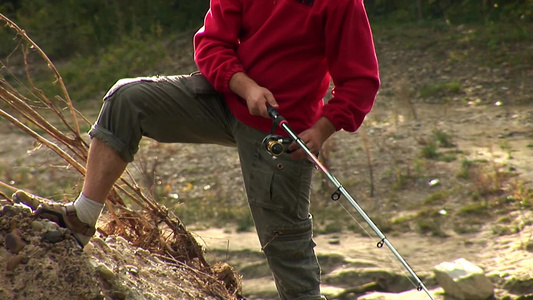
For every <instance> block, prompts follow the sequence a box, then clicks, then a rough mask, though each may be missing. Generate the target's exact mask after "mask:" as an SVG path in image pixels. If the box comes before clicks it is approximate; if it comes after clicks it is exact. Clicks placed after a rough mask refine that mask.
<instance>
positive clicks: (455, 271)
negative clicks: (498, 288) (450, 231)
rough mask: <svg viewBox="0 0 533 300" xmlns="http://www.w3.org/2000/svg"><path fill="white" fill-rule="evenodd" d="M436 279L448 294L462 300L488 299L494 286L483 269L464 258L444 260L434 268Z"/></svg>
mask: <svg viewBox="0 0 533 300" xmlns="http://www.w3.org/2000/svg"><path fill="white" fill-rule="evenodd" d="M434 272H435V279H436V280H437V282H438V284H439V285H440V286H441V287H442V288H443V289H444V292H445V293H446V294H447V295H450V296H453V297H455V298H457V299H460V300H486V299H488V298H490V297H491V296H492V295H493V294H494V286H493V285H492V283H491V282H490V280H489V279H488V278H487V277H486V276H485V273H484V272H483V270H482V269H481V268H480V267H478V266H476V265H474V264H472V263H471V262H469V261H467V260H466V259H464V258H460V259H457V260H455V261H453V262H443V263H441V264H439V265H437V266H435V269H434Z"/></svg>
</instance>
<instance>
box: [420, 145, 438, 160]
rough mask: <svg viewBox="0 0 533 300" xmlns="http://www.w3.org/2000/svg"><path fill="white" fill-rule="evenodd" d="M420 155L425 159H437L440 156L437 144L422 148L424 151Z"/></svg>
mask: <svg viewBox="0 0 533 300" xmlns="http://www.w3.org/2000/svg"><path fill="white" fill-rule="evenodd" d="M420 155H421V156H422V157H423V158H427V159H437V158H438V157H439V156H440V154H439V151H438V147H437V144H436V143H435V142H433V141H431V142H430V143H429V144H427V145H425V146H424V147H423V148H422V150H421V151H420Z"/></svg>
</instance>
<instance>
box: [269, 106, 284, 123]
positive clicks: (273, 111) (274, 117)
mask: <svg viewBox="0 0 533 300" xmlns="http://www.w3.org/2000/svg"><path fill="white" fill-rule="evenodd" d="M267 111H268V114H269V115H270V117H271V118H272V120H274V121H276V122H278V123H279V122H281V121H284V120H285V118H284V117H283V116H281V115H280V114H279V113H278V111H277V110H276V109H275V108H274V107H272V106H271V105H270V104H268V103H267Z"/></svg>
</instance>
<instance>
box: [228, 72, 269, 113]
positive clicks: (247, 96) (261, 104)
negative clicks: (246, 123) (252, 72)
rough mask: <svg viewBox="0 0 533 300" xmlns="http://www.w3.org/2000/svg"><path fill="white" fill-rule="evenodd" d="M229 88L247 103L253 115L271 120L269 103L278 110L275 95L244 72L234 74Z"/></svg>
mask: <svg viewBox="0 0 533 300" xmlns="http://www.w3.org/2000/svg"><path fill="white" fill-rule="evenodd" d="M229 88H230V90H231V91H232V92H234V93H235V94H237V95H239V96H240V97H241V98H243V99H244V100H245V101H246V105H247V106H248V111H250V114H251V115H254V116H263V117H265V118H270V116H269V115H268V111H267V103H268V104H270V106H272V107H274V108H278V103H277V102H276V99H274V95H272V93H271V92H270V91H269V90H268V89H266V88H264V87H262V86H260V85H258V84H257V83H256V82H255V81H254V80H253V79H251V78H250V77H248V75H246V74H244V73H243V72H238V73H235V74H233V76H232V77H231V79H230V81H229Z"/></svg>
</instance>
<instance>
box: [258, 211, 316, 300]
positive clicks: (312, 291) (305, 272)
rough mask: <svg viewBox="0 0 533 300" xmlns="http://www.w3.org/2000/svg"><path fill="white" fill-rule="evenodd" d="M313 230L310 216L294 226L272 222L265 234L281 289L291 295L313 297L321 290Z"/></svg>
mask: <svg viewBox="0 0 533 300" xmlns="http://www.w3.org/2000/svg"><path fill="white" fill-rule="evenodd" d="M312 231H313V229H312V221H311V218H309V219H307V220H305V221H303V222H300V223H297V224H294V225H291V226H279V227H275V226H273V227H271V228H269V229H268V233H267V234H266V243H265V244H264V245H263V250H264V252H265V255H266V257H267V259H268V263H269V265H270V268H271V270H272V273H273V274H274V277H275V279H276V284H277V286H278V289H279V290H280V293H281V294H282V296H285V297H287V298H288V299H299V298H300V297H303V298H302V299H314V298H312V297H315V296H316V297H318V295H319V293H320V267H319V265H318V261H317V258H316V255H315V251H314V247H315V243H314V241H313V239H312ZM310 297H311V298H310ZM318 299H320V298H318Z"/></svg>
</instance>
